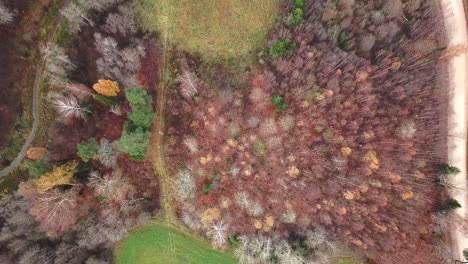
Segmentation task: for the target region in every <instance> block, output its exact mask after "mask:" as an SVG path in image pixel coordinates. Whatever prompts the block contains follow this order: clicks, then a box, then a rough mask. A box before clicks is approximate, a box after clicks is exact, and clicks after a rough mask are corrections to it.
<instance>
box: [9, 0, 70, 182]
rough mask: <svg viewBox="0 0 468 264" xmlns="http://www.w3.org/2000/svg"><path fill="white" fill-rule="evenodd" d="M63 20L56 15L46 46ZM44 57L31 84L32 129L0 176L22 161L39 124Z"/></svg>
mask: <svg viewBox="0 0 468 264" xmlns="http://www.w3.org/2000/svg"><path fill="white" fill-rule="evenodd" d="M70 2H71V0H66V1H65V2H64V3H63V6H62V9H61V10H63V9H64V8H66V7H67V6H68V4H70ZM62 21H63V16H62V14H61V13H59V15H58V16H57V18H56V20H55V26H54V29H53V30H52V32H50V34H49V38H48V39H47V43H46V46H49V45H50V44H51V43H52V42H53V41H54V38H55V34H56V33H57V31H58V29H59V27H60V25H61V24H62ZM45 64H46V61H45V58H41V60H40V62H39V67H38V68H37V70H36V75H35V76H36V77H35V79H34V85H33V112H32V114H33V124H32V129H31V131H30V132H29V135H28V137H27V138H26V141H25V142H24V145H23V147H22V148H21V150H20V152H19V153H18V155H17V156H16V158H15V159H14V160H13V161H12V162H11V164H10V165H9V166H8V167H6V168H4V169H3V170H1V171H0V177H3V176H6V175H8V174H9V173H10V172H12V171H13V170H14V169H16V167H18V165H20V163H21V162H22V161H23V159H24V157H25V156H26V152H27V151H28V149H29V147H30V146H31V144H32V142H33V140H34V137H36V133H37V127H38V125H39V90H40V84H41V80H42V74H43V73H44V68H45Z"/></svg>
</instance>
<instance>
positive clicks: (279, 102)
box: [271, 95, 288, 111]
mask: <svg viewBox="0 0 468 264" xmlns="http://www.w3.org/2000/svg"><path fill="white" fill-rule="evenodd" d="M271 103H272V104H273V105H274V106H276V109H278V110H282V111H285V110H287V109H288V104H287V103H286V102H284V100H283V98H281V96H279V95H273V96H272V97H271Z"/></svg>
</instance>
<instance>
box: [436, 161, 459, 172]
mask: <svg viewBox="0 0 468 264" xmlns="http://www.w3.org/2000/svg"><path fill="white" fill-rule="evenodd" d="M437 169H438V171H439V172H440V173H442V174H445V175H457V174H459V173H460V169H459V168H457V167H454V166H450V165H448V164H447V163H441V164H439V165H437Z"/></svg>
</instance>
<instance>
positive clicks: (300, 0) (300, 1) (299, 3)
mask: <svg viewBox="0 0 468 264" xmlns="http://www.w3.org/2000/svg"><path fill="white" fill-rule="evenodd" d="M306 4H307V0H293V5H294V7H295V8H303V7H304V6H305V5H306Z"/></svg>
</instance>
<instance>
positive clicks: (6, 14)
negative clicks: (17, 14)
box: [0, 2, 13, 24]
mask: <svg viewBox="0 0 468 264" xmlns="http://www.w3.org/2000/svg"><path fill="white" fill-rule="evenodd" d="M12 21H13V13H12V12H11V11H10V10H9V9H8V8H7V7H6V6H5V5H4V4H3V3H2V2H0V24H8V23H11V22H12Z"/></svg>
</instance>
